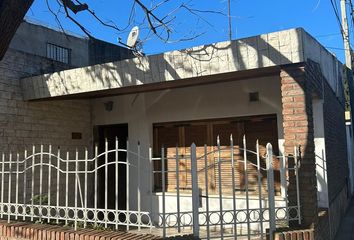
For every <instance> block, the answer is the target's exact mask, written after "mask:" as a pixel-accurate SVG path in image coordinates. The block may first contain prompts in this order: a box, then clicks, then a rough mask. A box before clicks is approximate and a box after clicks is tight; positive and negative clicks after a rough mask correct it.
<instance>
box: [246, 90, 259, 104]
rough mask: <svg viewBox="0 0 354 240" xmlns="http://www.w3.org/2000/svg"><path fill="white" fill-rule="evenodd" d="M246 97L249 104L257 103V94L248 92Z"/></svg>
mask: <svg viewBox="0 0 354 240" xmlns="http://www.w3.org/2000/svg"><path fill="white" fill-rule="evenodd" d="M248 96H249V101H250V102H259V93H258V92H250V93H249V95H248Z"/></svg>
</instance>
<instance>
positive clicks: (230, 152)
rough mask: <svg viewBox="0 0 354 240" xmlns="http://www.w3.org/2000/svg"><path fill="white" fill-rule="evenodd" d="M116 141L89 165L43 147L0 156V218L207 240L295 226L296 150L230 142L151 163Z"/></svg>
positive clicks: (148, 155)
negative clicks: (279, 152) (284, 152)
mask: <svg viewBox="0 0 354 240" xmlns="http://www.w3.org/2000/svg"><path fill="white" fill-rule="evenodd" d="M118 143H119V142H118V139H115V142H114V147H112V148H111V149H109V144H108V141H107V140H106V141H105V145H104V150H103V151H102V152H101V153H100V152H99V149H98V147H97V146H96V147H95V148H94V151H93V157H91V158H90V154H89V151H88V150H87V149H86V150H84V151H83V152H80V151H78V150H75V151H72V152H70V151H66V152H63V151H62V150H61V149H60V148H58V149H55V150H54V149H53V147H52V146H50V145H49V146H46V147H45V146H43V145H41V146H40V148H39V149H38V148H36V147H35V146H33V148H32V149H31V150H30V151H27V150H25V151H24V153H23V154H20V153H16V154H12V153H10V154H8V155H5V154H2V162H1V165H0V178H1V190H0V191H1V192H0V201H1V202H0V217H1V218H3V219H4V218H6V219H8V221H11V220H23V221H40V222H48V223H55V224H66V225H70V224H72V225H73V226H74V227H75V228H77V227H88V226H89V225H92V226H97V225H100V226H102V227H104V228H113V229H117V230H118V229H122V228H123V229H124V230H128V231H129V230H133V229H134V230H142V228H145V229H148V230H149V231H154V232H155V233H157V232H159V230H161V235H162V236H163V237H166V236H168V235H178V234H189V233H190V234H193V235H194V236H197V237H200V238H205V239H211V238H221V239H224V238H228V237H232V238H236V237H237V236H244V237H247V238H248V239H251V237H260V238H261V239H265V238H266V236H267V235H270V237H272V234H273V232H274V230H275V229H276V227H280V226H282V227H284V226H288V225H289V222H290V221H297V222H299V223H301V215H300V197H299V181H298V170H299V161H298V159H299V155H298V150H297V148H294V153H293V154H292V155H291V156H281V157H276V156H274V155H273V149H272V145H271V144H269V143H268V144H267V145H266V146H263V145H261V144H259V143H258V141H257V142H256V143H255V144H254V146H253V148H247V146H246V137H245V136H244V137H243V140H242V147H240V146H239V145H240V144H239V145H236V144H234V140H233V138H232V136H231V138H230V143H229V144H228V145H221V144H220V139H219V138H218V139H217V144H216V146H207V145H203V146H196V145H195V144H192V145H191V147H183V148H182V147H178V146H176V147H173V148H169V147H165V148H164V147H162V148H161V151H160V154H159V156H158V155H156V154H155V155H154V153H153V151H152V149H151V148H147V151H144V152H143V151H142V150H141V145H140V143H138V144H137V145H136V148H135V150H134V151H132V150H131V148H130V146H129V142H127V148H126V149H120V148H119V147H118V146H119V144H118ZM250 149H253V150H250ZM291 161H293V162H294V163H293V164H290V162H291ZM156 163H157V164H156ZM274 175H275V176H276V179H275V177H274ZM289 185H293V186H292V187H291V188H290V189H291V191H294V193H295V196H296V199H293V200H292V201H289V199H288V189H289ZM292 195H294V194H292Z"/></svg>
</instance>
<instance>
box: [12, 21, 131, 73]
mask: <svg viewBox="0 0 354 240" xmlns="http://www.w3.org/2000/svg"><path fill="white" fill-rule="evenodd" d="M47 43H51V44H54V45H57V46H60V47H64V48H68V49H70V50H71V52H70V53H71V61H70V64H71V65H72V66H71V67H70V68H73V67H84V66H89V65H94V64H99V63H106V62H111V61H117V60H122V59H127V58H132V57H133V54H132V52H131V51H130V50H128V49H127V48H124V47H120V46H117V45H114V44H111V43H107V42H104V41H100V40H96V39H95V40H93V39H91V40H89V39H88V38H84V37H78V36H73V35H72V34H70V33H68V34H64V33H63V32H60V31H58V30H54V29H51V28H48V27H45V26H41V25H37V24H33V23H30V22H23V23H22V24H21V25H20V27H19V28H18V30H17V32H16V34H15V36H14V38H13V39H12V41H11V44H10V48H12V49H16V50H18V51H23V52H26V53H29V54H33V55H37V56H41V57H47ZM53 72H54V71H53ZM38 74H42V73H38Z"/></svg>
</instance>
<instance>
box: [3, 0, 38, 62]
mask: <svg viewBox="0 0 354 240" xmlns="http://www.w3.org/2000/svg"><path fill="white" fill-rule="evenodd" d="M33 1H34V0H0V61H1V60H2V58H3V57H4V55H5V53H6V51H7V49H8V47H9V45H10V42H11V39H12V38H13V36H14V35H15V33H16V30H17V28H18V27H19V26H20V24H21V23H22V21H23V17H24V16H25V15H26V13H27V11H28V10H29V8H30V7H31V5H32V3H33Z"/></svg>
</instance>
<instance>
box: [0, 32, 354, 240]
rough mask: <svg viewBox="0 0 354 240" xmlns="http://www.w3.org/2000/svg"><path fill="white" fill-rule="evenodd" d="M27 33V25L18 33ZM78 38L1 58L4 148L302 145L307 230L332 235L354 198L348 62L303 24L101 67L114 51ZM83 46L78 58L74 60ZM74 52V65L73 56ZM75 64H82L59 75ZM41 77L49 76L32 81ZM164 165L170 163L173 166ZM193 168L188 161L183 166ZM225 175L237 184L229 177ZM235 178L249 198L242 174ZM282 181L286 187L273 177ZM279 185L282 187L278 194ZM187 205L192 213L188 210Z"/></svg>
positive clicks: (280, 148)
mask: <svg viewBox="0 0 354 240" xmlns="http://www.w3.org/2000/svg"><path fill="white" fill-rule="evenodd" d="M29 26H30V27H33V28H36V29H37V28H41V27H37V26H32V25H29ZM45 31H51V30H45ZM24 32H26V31H25V30H23V29H20V33H21V34H23V33H24ZM55 34H57V33H55ZM29 35H30V34H29ZM38 35H39V34H36V36H38ZM49 35H50V34H49ZM72 38H73V40H72V42H66V41H64V40H65V38H64V37H63V39H62V40H61V41H60V42H56V41H54V40H53V39H52V40H51V38H49V37H48V39H46V40H42V39H39V40H33V41H34V42H38V43H40V45H41V46H42V47H39V48H38V50H35V49H37V48H35V47H30V48H29V49H31V50H30V51H36V52H30V53H25V52H20V51H16V50H14V49H10V50H9V52H8V54H7V55H6V57H5V59H4V60H3V61H2V62H1V63H0V71H2V73H4V74H2V75H1V76H2V77H0V79H1V84H2V85H1V86H2V90H1V95H0V103H2V104H1V105H2V107H1V108H0V110H1V111H2V115H1V116H0V117H1V120H2V121H3V123H4V125H2V126H3V127H2V135H1V136H0V141H1V145H0V148H1V149H2V150H4V151H7V150H19V151H21V150H23V148H24V147H26V146H28V145H30V144H32V143H34V144H41V143H52V144H53V145H60V146H65V147H67V148H69V149H71V150H72V149H74V147H76V146H82V147H87V148H89V149H92V148H93V145H94V143H98V144H99V145H100V152H103V150H102V149H104V147H103V144H102V142H103V141H104V138H107V137H108V138H112V139H114V136H119V139H123V141H125V140H126V139H128V137H129V142H130V143H131V146H130V147H131V149H132V150H136V149H137V148H138V146H137V144H136V143H137V142H138V141H140V144H141V149H139V151H141V152H142V153H143V155H144V156H148V155H149V151H148V147H149V146H152V147H153V155H154V156H156V157H159V156H161V155H162V154H161V152H160V150H159V149H160V147H161V145H164V147H165V148H166V151H167V155H166V156H169V155H168V154H169V153H170V151H174V149H176V144H177V145H178V147H179V149H180V151H181V152H183V153H184V154H185V155H188V154H190V152H189V146H190V145H191V144H192V143H193V142H195V143H196V144H197V152H198V151H202V150H201V149H202V148H204V146H203V145H204V144H207V146H208V147H215V146H216V144H217V143H216V138H217V136H220V138H221V145H223V146H227V145H228V143H227V141H224V139H226V138H227V140H228V139H229V135H230V134H232V135H233V137H234V145H235V146H236V147H242V146H243V145H242V144H243V143H242V141H243V140H242V136H243V135H246V140H247V143H248V144H249V146H251V145H252V144H253V143H255V142H256V139H259V142H260V145H261V146H262V147H261V150H262V152H261V153H262V154H264V153H265V152H264V149H265V145H266V143H267V142H270V143H272V145H273V150H274V154H275V155H283V156H290V155H292V154H293V153H294V147H297V148H299V149H300V152H301V167H300V170H299V183H300V188H299V192H300V195H299V196H300V205H301V218H302V222H301V227H302V228H306V229H307V228H310V229H314V230H315V234H316V238H317V239H333V238H334V236H335V233H336V231H337V228H338V224H339V222H340V219H341V218H342V217H343V213H344V211H345V209H346V206H347V204H348V200H349V197H350V195H351V192H350V187H349V183H350V180H349V168H348V154H347V140H346V138H347V136H346V126H345V119H344V111H345V109H344V96H343V94H344V93H343V82H342V81H343V80H342V74H343V73H342V71H343V66H342V64H341V63H340V62H339V61H338V60H337V59H336V58H335V56H333V55H332V54H331V53H329V52H328V51H327V50H326V49H325V48H324V47H323V46H321V45H320V44H319V43H318V42H317V41H316V40H315V39H314V38H312V37H311V36H310V35H309V34H308V33H306V32H305V31H304V30H303V29H301V28H299V29H291V30H286V31H281V32H275V33H269V34H264V35H260V36H256V37H250V38H245V39H240V40H235V41H231V42H221V43H216V44H211V45H207V46H200V47H195V48H191V49H187V50H181V51H173V52H168V53H164V54H159V55H152V56H146V57H139V58H133V59H125V60H121V61H112V62H109V63H103V64H97V65H93V66H87V65H91V64H94V63H95V64H96V63H97V61H100V62H101V57H97V56H100V55H103V56H106V53H103V54H94V55H96V57H92V54H91V53H90V52H91V51H92V48H90V47H87V46H88V45H89V44H88V43H87V40H83V39H77V38H74V37H72ZM27 39H29V37H27ZM55 39H59V38H58V37H56V38H55ZM19 41H20V40H19V39H17V40H16V38H15V39H14V41H13V44H12V46H14V47H15V46H19V47H18V48H19V49H21V50H22V51H26V49H28V47H26V46H25V45H24V44H19V43H18V42H19ZM83 43H85V44H83ZM32 44H34V43H32ZM87 44H88V45H87ZM101 44H102V43H99V44H96V45H94V46H96V47H97V46H98V45H100V46H101ZM44 46H46V48H44ZM75 46H76V47H75ZM99 48H100V49H101V47H99ZM103 48H104V47H103ZM53 49H55V51H59V52H60V54H59V56H60V57H59V58H57V57H58V55H57V54H55V58H56V60H59V62H60V61H61V62H63V63H57V62H55V64H54V66H55V68H52V69H51V70H52V71H48V70H47V67H48V66H51V64H53V63H54V62H53V61H50V60H48V59H47V58H48V57H49V58H54V55H53V54H52V51H53ZM75 49H77V50H79V51H78V52H77V53H74V50H75ZM96 50H97V49H96ZM97 51H98V50H97ZM97 51H95V53H96V52H97ZM117 51H118V50H117ZM122 51H123V50H122ZM99 52H100V51H99ZM103 52H104V51H103ZM123 52H124V51H123ZM76 54H78V55H76ZM34 55H38V56H34ZM123 55H124V54H122V55H119V56H123ZM128 55H129V54H128ZM63 56H64V57H63ZM68 56H71V57H72V58H71V59H70V60H67V59H68ZM78 56H82V57H78ZM124 56H127V55H124ZM108 58H109V59H110V60H112V59H111V56H108ZM98 59H99V60H98ZM102 62H105V61H102ZM38 63H39V64H38ZM68 63H69V65H70V64H72V65H71V66H69V65H68ZM75 65H76V66H79V67H80V68H75V69H69V70H63V71H57V70H61V69H67V68H71V67H72V66H75ZM53 70H54V71H53ZM50 72H54V73H50ZM40 73H47V74H42V75H39V76H33V75H38V74H40ZM20 79H21V80H20ZM76 136H79V137H76ZM349 139H350V138H349ZM134 143H135V144H134ZM110 144H111V143H110ZM112 144H113V142H112ZM122 147H123V148H124V147H127V146H126V145H125V146H123V145H122ZM249 149H251V150H252V149H254V147H253V146H251V147H250V148H249ZM198 154H199V153H198ZM289 159H290V158H289ZM140 160H141V162H139V163H138V159H137V158H135V157H132V159H130V161H131V162H132V163H133V164H134V165H138V164H140V165H141V167H142V168H143V169H149V166H150V163H149V161H148V160H147V159H146V158H142V159H140ZM210 161H211V162H214V161H215V159H211V160H210ZM166 163H167V166H170V167H172V166H173V163H170V162H169V161H168V160H167V162H166ZM198 164H199V163H198ZM197 166H199V165H197ZM188 168H191V166H190V165H186V166H185V169H184V170H185V171H186V172H187V169H188ZM275 168H276V170H277V167H275ZM156 169H157V170H158V169H160V170H161V166H156V165H155V170H156ZM222 171H223V175H225V176H226V177H227V178H228V181H230V173H231V172H230V170H229V169H222ZM250 171H252V170H250ZM217 172H218V170H217V169H216V168H214V169H213V170H212V171H211V175H210V176H211V180H210V179H209V181H210V186H214V187H215V186H217V184H218V183H217V176H216V175H217V174H216V173H217ZM137 174H138V173H137V172H133V174H131V175H130V178H129V179H127V180H128V182H131V183H132V185H134V183H135V182H136V181H137V178H136V176H137ZM250 174H255V172H250ZM148 176H149V174H148V173H144V174H142V175H141V178H142V181H144V183H143V184H142V185H141V186H140V185H139V186H140V187H141V189H140V188H139V190H141V194H142V199H148V198H149V197H151V196H150V195H149V194H150V193H151V192H150V189H149V184H148V182H149V181H148V180H147V179H148ZM252 176H253V175H252ZM139 177H140V176H139ZM180 177H181V179H182V180H181V186H180V187H181V188H184V190H188V189H190V188H191V183H190V180H189V178H190V177H189V176H188V174H187V175H185V176H183V173H181V176H180ZM236 177H237V187H238V190H237V191H239V194H241V193H242V191H244V190H243V188H244V186H245V185H244V183H243V181H244V180H242V179H244V175H243V174H241V173H239V174H238V175H237V176H236ZM175 178H176V176H175V175H169V174H167V180H168V181H169V184H170V185H171V186H168V187H167V191H169V192H170V193H169V194H170V195H169V197H170V198H171V199H169V200H170V201H174V200H173V199H172V198H175V195H173V192H175V188H176V186H175V185H176V183H175V182H174V181H175ZM111 180H112V181H113V179H109V181H111ZM160 180H161V176H157V178H155V190H156V191H159V190H161V185H159V183H158V182H159V181H160ZM276 182H277V183H279V184H280V179H277V176H276ZM277 183H276V184H277ZM100 184H102V182H101V183H100ZM279 184H278V186H277V185H276V187H275V191H276V192H278V191H280V190H279V189H280V187H279ZM290 184H291V183H290ZM100 186H102V185H100ZM254 186H256V185H254ZM223 187H224V188H225V189H226V190H228V194H229V193H230V192H232V189H230V183H224V182H223ZM252 187H253V185H252V183H250V188H252ZM265 188H267V187H266V186H265ZM204 190H205V189H204ZM91 191H92V190H91ZM131 191H135V190H134V189H132V190H131ZM255 191H256V190H255ZM215 193H217V191H216V192H215ZM100 194H103V193H102V192H101V193H100ZM295 195H296V190H294V188H289V191H288V195H287V196H285V198H284V199H283V200H282V201H283V202H284V200H285V202H286V200H288V201H289V203H291V202H293V201H295V198H296V196H295ZM162 196H163V195H161V194H160V193H155V194H154V197H155V198H156V199H155V201H156V202H160V203H161V202H164V200H163V199H162ZM125 198H126V196H125ZM137 201H138V199H137V198H133V197H132V198H128V202H129V204H130V206H133V207H134V206H136V205H137ZM241 201H244V200H241ZM184 204H185V205H186V206H185V208H188V207H189V206H188V205H190V204H191V203H190V202H187V201H186V202H185V203H184ZM226 204H227V203H226ZM171 205H174V204H171ZM101 206H102V204H101ZM139 206H140V205H139ZM141 207H142V209H144V210H145V211H149V208H150V206H149V204H148V202H147V201H145V202H143V204H142V206H141ZM155 208H157V209H159V208H160V207H159V206H157V207H155ZM182 208H183V206H182ZM322 211H323V212H324V213H325V214H323V212H322Z"/></svg>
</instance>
